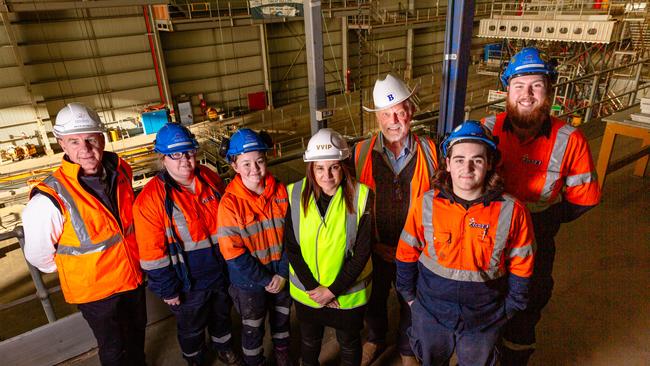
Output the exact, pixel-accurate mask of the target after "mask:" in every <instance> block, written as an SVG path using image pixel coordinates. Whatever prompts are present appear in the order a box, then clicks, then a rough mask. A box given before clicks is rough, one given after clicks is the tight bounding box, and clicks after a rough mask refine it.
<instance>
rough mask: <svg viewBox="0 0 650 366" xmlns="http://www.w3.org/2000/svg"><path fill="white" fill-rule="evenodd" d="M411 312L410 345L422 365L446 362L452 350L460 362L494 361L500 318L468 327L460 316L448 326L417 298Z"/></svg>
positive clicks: (474, 365) (462, 365) (489, 364)
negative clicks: (456, 323) (472, 327)
mask: <svg viewBox="0 0 650 366" xmlns="http://www.w3.org/2000/svg"><path fill="white" fill-rule="evenodd" d="M411 312H412V316H413V322H412V325H411V328H409V337H410V339H411V347H412V348H413V351H414V352H415V356H416V357H417V358H418V359H420V361H421V362H422V365H423V366H438V365H440V366H443V365H444V366H447V365H448V364H449V359H450V358H451V355H452V354H453V352H454V350H456V355H457V356H458V365H459V366H480V365H485V366H493V365H496V361H497V350H496V345H497V341H498V340H499V337H500V335H501V328H502V327H503V322H497V323H496V324H494V325H493V326H486V327H483V328H479V329H469V330H468V329H465V327H464V324H463V321H462V319H461V320H460V321H459V324H458V325H457V326H456V327H455V329H450V328H448V327H446V326H444V325H443V324H441V323H440V322H438V320H437V319H436V318H435V317H434V316H432V315H431V314H430V313H429V312H428V311H427V310H426V309H424V308H423V307H422V305H420V302H419V301H418V300H415V301H414V302H413V304H412V307H411Z"/></svg>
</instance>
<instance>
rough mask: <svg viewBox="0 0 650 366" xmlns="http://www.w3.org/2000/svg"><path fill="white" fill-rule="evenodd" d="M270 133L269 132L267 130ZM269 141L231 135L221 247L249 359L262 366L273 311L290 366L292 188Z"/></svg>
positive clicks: (282, 357) (277, 348)
mask: <svg viewBox="0 0 650 366" xmlns="http://www.w3.org/2000/svg"><path fill="white" fill-rule="evenodd" d="M267 136H268V135H267ZM269 145H270V141H268V143H267V142H266V141H264V140H263V139H262V137H261V136H260V135H258V134H257V133H255V132H254V131H253V130H250V129H248V128H240V129H239V130H237V132H235V133H234V134H233V135H232V136H231V137H230V139H229V143H228V149H227V151H226V159H228V162H229V163H230V165H231V166H232V168H233V170H234V171H235V172H236V173H237V175H235V177H234V178H233V180H232V181H231V182H230V184H228V187H226V192H225V193H224V195H223V198H222V199H221V204H219V213H218V215H217V224H218V227H219V234H218V236H219V249H220V250H221V253H222V254H223V257H224V258H225V259H226V263H227V264H228V271H229V273H230V282H231V285H230V295H231V296H232V298H233V301H234V303H235V308H236V309H237V311H238V312H239V314H240V315H241V319H242V332H241V345H242V351H243V354H244V361H245V363H246V365H249V366H260V365H263V364H267V363H265V361H268V360H265V358H264V333H265V331H264V328H265V327H264V325H265V323H266V315H267V313H268V315H269V325H270V327H271V339H272V341H273V355H274V360H275V365H276V366H290V365H291V359H290V358H289V341H290V338H289V328H290V322H289V320H290V310H291V296H290V295H289V286H286V283H287V279H288V278H289V262H288V260H287V256H286V254H285V253H284V242H283V239H284V221H285V220H284V218H285V215H286V213H287V207H288V206H289V199H288V197H287V189H286V188H285V186H284V184H282V183H281V182H279V181H278V180H277V179H275V177H274V176H273V175H272V174H271V172H270V171H269V170H268V169H267V166H266V154H265V153H266V151H267V150H268V149H269Z"/></svg>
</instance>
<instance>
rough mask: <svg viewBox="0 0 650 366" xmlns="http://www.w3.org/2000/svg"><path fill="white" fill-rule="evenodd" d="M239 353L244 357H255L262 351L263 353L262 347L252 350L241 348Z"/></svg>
mask: <svg viewBox="0 0 650 366" xmlns="http://www.w3.org/2000/svg"><path fill="white" fill-rule="evenodd" d="M241 351H242V353H243V354H244V356H257V355H259V354H260V353H262V351H264V346H260V347H257V348H254V349H248V348H246V347H243V346H242V348H241Z"/></svg>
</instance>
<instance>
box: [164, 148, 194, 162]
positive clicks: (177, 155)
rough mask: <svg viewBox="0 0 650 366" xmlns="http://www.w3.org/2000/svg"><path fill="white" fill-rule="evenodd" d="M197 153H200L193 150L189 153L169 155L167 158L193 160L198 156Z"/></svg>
mask: <svg viewBox="0 0 650 366" xmlns="http://www.w3.org/2000/svg"><path fill="white" fill-rule="evenodd" d="M197 152H198V150H197V149H193V150H188V151H183V152H175V153H171V154H167V155H165V156H167V157H168V158H170V159H172V160H181V158H182V157H183V156H184V157H186V158H187V159H189V158H191V157H193V156H196V153H197Z"/></svg>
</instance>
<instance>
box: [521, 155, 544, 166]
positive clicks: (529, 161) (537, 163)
mask: <svg viewBox="0 0 650 366" xmlns="http://www.w3.org/2000/svg"><path fill="white" fill-rule="evenodd" d="M521 161H522V162H523V163H524V164H530V165H535V166H540V165H542V161H541V160H535V159H531V158H529V157H528V154H526V155H524V156H522V157H521Z"/></svg>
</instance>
